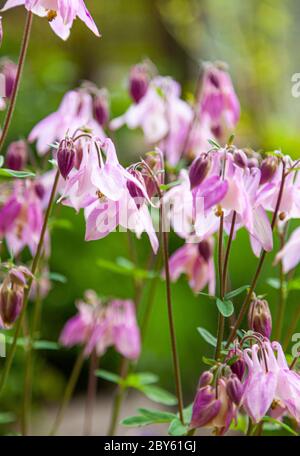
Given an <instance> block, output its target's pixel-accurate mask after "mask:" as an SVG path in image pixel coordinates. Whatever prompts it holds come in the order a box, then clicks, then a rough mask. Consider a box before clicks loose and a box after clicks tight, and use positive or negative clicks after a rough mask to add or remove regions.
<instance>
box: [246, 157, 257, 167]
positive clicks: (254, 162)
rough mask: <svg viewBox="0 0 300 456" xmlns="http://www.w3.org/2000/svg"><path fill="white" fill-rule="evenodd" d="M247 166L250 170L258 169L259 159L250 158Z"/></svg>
mask: <svg viewBox="0 0 300 456" xmlns="http://www.w3.org/2000/svg"><path fill="white" fill-rule="evenodd" d="M247 166H248V168H250V169H252V168H257V167H258V160H257V158H255V157H251V158H248V162H247Z"/></svg>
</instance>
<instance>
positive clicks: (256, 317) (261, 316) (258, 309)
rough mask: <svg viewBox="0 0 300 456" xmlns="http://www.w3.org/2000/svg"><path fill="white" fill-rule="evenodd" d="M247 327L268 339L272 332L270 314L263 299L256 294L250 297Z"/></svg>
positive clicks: (267, 305)
mask: <svg viewBox="0 0 300 456" xmlns="http://www.w3.org/2000/svg"><path fill="white" fill-rule="evenodd" d="M248 326H249V329H251V330H253V331H255V332H257V333H259V334H261V335H262V336H264V337H267V338H268V339H270V336H271V332H272V315H271V312H270V308H269V304H268V302H267V301H266V300H265V299H259V298H257V297H256V296H255V297H254V299H252V301H251V304H250V307H249V312H248Z"/></svg>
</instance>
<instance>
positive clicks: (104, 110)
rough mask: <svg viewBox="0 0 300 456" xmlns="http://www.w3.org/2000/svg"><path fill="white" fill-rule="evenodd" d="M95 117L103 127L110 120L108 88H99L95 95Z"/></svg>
mask: <svg viewBox="0 0 300 456" xmlns="http://www.w3.org/2000/svg"><path fill="white" fill-rule="evenodd" d="M94 117H95V119H96V121H97V122H98V124H99V125H100V126H101V127H103V126H105V125H106V124H107V122H108V120H109V103H108V92H107V90H106V89H101V90H98V91H97V93H96V94H95V97H94Z"/></svg>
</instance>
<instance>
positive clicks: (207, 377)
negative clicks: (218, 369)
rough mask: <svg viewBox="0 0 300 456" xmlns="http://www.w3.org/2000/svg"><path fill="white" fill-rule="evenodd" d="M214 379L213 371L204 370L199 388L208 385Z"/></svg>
mask: <svg viewBox="0 0 300 456" xmlns="http://www.w3.org/2000/svg"><path fill="white" fill-rule="evenodd" d="M213 379H214V376H213V373H212V372H211V371H204V372H202V374H201V375H200V378H199V382H198V388H203V387H204V386H208V385H210V384H211V383H212V381H213Z"/></svg>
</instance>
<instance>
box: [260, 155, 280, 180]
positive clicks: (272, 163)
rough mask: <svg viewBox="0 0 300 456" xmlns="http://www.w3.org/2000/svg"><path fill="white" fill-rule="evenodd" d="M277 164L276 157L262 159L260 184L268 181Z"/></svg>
mask: <svg viewBox="0 0 300 456" xmlns="http://www.w3.org/2000/svg"><path fill="white" fill-rule="evenodd" d="M277 166H278V160H277V158H276V157H268V158H266V159H265V160H263V161H262V163H261V165H260V172H261V176H260V185H262V184H265V183H266V182H268V181H270V180H271V179H272V177H273V176H274V174H275V172H276V170H277Z"/></svg>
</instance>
